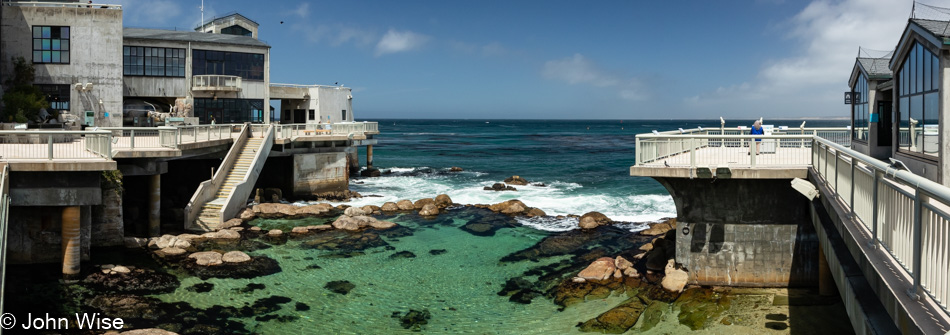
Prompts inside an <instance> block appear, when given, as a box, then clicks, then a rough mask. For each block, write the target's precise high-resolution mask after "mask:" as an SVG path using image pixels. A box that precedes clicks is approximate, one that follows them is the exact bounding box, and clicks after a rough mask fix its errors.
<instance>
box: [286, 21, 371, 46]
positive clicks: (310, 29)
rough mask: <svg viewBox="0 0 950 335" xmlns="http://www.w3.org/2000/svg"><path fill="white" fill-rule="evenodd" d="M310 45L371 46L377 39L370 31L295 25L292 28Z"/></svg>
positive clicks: (337, 26) (346, 27) (302, 24)
mask: <svg viewBox="0 0 950 335" xmlns="http://www.w3.org/2000/svg"><path fill="white" fill-rule="evenodd" d="M292 29H293V30H294V31H296V32H299V33H301V34H302V36H303V37H304V38H305V39H306V40H307V41H310V42H312V43H327V44H330V45H332V46H340V45H343V44H347V43H352V44H354V45H356V46H368V45H371V44H372V43H373V42H375V41H376V39H377V36H378V35H377V34H376V33H375V32H373V31H370V30H365V29H362V28H358V27H348V26H342V25H325V24H321V25H315V26H313V25H309V24H306V23H296V24H294V25H293V28H292Z"/></svg>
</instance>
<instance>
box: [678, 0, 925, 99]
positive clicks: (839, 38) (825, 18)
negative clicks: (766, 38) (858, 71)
mask: <svg viewBox="0 0 950 335" xmlns="http://www.w3.org/2000/svg"><path fill="white" fill-rule="evenodd" d="M909 12H910V3H909V2H904V1H875V0H844V1H829V0H816V1H813V2H811V3H810V4H809V5H808V6H807V7H805V9H803V10H802V11H801V12H799V13H798V14H796V15H795V16H794V17H792V18H790V19H789V20H788V21H787V22H785V24H786V25H787V26H788V29H786V30H785V31H787V32H788V35H787V36H785V37H787V38H789V39H791V40H792V43H796V44H797V45H799V46H800V48H799V49H798V50H800V51H799V52H796V53H795V54H794V55H791V56H789V57H785V58H779V59H774V60H771V61H769V62H767V63H766V64H763V65H762V68H761V70H760V71H759V72H758V74H757V76H756V77H755V78H752V79H750V80H748V81H746V82H743V83H737V84H727V85H724V86H720V87H718V88H716V89H712V90H709V91H707V92H705V93H703V94H700V95H698V96H694V97H690V98H686V99H685V102H686V103H687V105H691V106H692V107H693V108H703V109H707V110H713V111H719V112H722V113H725V115H730V113H731V115H742V116H760V115H759V114H765V115H764V116H772V117H775V116H784V117H794V116H847V110H846V108H844V106H843V105H842V102H841V101H840V100H841V97H840V96H841V94H840V92H844V91H845V90H847V89H848V87H847V81H848V78H849V76H850V74H851V70H852V68H853V66H854V62H855V57H856V56H857V53H858V47H859V46H860V47H864V48H869V49H876V50H889V49H893V48H894V46H895V45H897V42H898V39H899V38H900V35H901V33H902V32H903V29H904V27H905V25H906V24H907V17H908V14H909ZM749 113H758V114H755V115H752V114H749Z"/></svg>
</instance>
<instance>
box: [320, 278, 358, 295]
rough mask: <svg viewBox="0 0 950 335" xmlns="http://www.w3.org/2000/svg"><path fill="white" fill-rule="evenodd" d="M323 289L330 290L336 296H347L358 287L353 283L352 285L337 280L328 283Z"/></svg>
mask: <svg viewBox="0 0 950 335" xmlns="http://www.w3.org/2000/svg"><path fill="white" fill-rule="evenodd" d="M323 288H325V289H328V290H330V292H333V293H336V294H342V295H346V294H348V293H350V291H352V290H353V289H354V288H356V285H353V283H350V282H348V281H346V280H336V281H331V282H329V283H327V284H326V285H324V286H323Z"/></svg>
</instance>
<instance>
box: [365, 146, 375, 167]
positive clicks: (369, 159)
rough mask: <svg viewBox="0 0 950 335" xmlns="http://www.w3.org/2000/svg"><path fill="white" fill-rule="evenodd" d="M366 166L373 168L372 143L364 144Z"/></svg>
mask: <svg viewBox="0 0 950 335" xmlns="http://www.w3.org/2000/svg"><path fill="white" fill-rule="evenodd" d="M366 168H367V169H372V168H373V146H372V145H367V146H366Z"/></svg>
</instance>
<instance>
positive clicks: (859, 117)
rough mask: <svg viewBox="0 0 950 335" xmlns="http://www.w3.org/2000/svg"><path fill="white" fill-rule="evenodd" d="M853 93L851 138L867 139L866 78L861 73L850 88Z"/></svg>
mask: <svg viewBox="0 0 950 335" xmlns="http://www.w3.org/2000/svg"><path fill="white" fill-rule="evenodd" d="M851 92H853V93H854V94H855V97H854V101H853V102H852V105H851V118H852V119H851V124H852V125H851V138H853V139H855V140H859V141H867V140H868V125H869V124H868V80H867V77H865V76H864V73H861V74H860V75H859V76H858V80H857V81H856V82H855V83H854V87H852V88H851Z"/></svg>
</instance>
